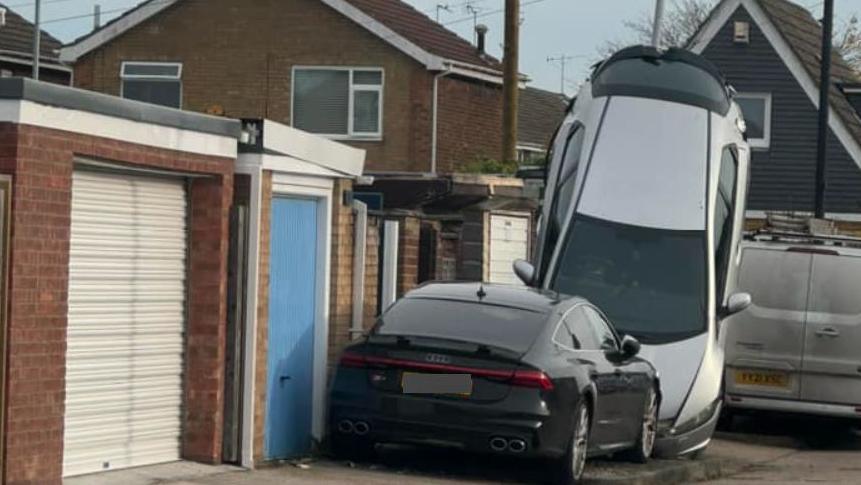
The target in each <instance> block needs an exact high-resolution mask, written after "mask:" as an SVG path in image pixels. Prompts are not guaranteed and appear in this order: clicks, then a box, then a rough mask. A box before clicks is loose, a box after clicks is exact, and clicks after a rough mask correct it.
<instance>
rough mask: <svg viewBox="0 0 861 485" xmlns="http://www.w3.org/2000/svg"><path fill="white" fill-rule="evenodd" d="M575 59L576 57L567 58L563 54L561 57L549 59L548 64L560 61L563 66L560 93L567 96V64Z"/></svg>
mask: <svg viewBox="0 0 861 485" xmlns="http://www.w3.org/2000/svg"><path fill="white" fill-rule="evenodd" d="M572 59H574V56H566V55H565V54H561V55H560V56H559V57H548V58H547V62H556V61H559V63H560V64H562V76H561V78H560V81H559V93H560V94H565V63H566V62H568V61H570V60H572Z"/></svg>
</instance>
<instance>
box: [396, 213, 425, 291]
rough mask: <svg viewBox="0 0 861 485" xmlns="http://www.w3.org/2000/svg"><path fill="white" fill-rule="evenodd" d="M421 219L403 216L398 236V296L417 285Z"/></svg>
mask: <svg viewBox="0 0 861 485" xmlns="http://www.w3.org/2000/svg"><path fill="white" fill-rule="evenodd" d="M421 227H422V223H421V219H419V218H418V217H415V216H405V217H404V218H403V219H401V233H400V235H399V236H398V297H400V296H403V294H404V293H406V292H408V291H410V290H412V289H413V288H415V287H416V286H417V285H418V279H419V239H420V237H421Z"/></svg>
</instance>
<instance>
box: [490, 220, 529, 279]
mask: <svg viewBox="0 0 861 485" xmlns="http://www.w3.org/2000/svg"><path fill="white" fill-rule="evenodd" d="M528 252H529V217H528V216H510V215H500V214H491V215H490V271H489V272H490V274H489V275H488V281H490V282H491V283H504V284H511V285H522V284H523V283H522V282H521V281H520V280H519V279H518V278H517V276H516V275H515V274H514V270H513V269H512V267H511V266H512V264H514V261H516V260H518V259H527V258H528V256H529V254H528Z"/></svg>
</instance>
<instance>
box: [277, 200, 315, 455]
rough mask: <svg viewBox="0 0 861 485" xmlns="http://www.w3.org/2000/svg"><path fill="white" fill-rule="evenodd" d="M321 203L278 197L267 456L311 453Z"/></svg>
mask: <svg viewBox="0 0 861 485" xmlns="http://www.w3.org/2000/svg"><path fill="white" fill-rule="evenodd" d="M317 210H318V209H317V202H315V201H313V200H307V199H288V198H274V199H273V200H272V232H271V238H272V240H271V245H270V248H271V256H270V260H271V263H270V276H269V357H268V360H267V364H268V368H267V373H268V379H267V382H268V389H267V391H268V392H267V401H266V449H265V453H266V457H267V458H269V459H279V458H289V457H293V456H298V455H302V454H305V453H307V452H308V451H310V447H311V409H312V396H313V386H314V382H313V370H314V369H313V363H314V320H315V316H316V306H317V305H316V291H317V290H316V288H317V284H316V267H317Z"/></svg>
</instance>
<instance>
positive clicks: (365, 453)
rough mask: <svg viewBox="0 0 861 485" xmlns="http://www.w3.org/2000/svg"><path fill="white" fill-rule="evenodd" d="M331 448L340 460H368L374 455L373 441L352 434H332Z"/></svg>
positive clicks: (333, 454)
mask: <svg viewBox="0 0 861 485" xmlns="http://www.w3.org/2000/svg"><path fill="white" fill-rule="evenodd" d="M329 450H330V451H331V453H332V456H334V457H335V458H336V459H339V460H353V461H366V460H370V459H371V458H373V457H374V443H373V442H372V441H370V440H367V439H362V438H356V437H351V436H343V435H332V436H331V437H330V438H329Z"/></svg>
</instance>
